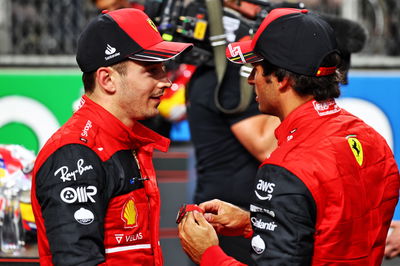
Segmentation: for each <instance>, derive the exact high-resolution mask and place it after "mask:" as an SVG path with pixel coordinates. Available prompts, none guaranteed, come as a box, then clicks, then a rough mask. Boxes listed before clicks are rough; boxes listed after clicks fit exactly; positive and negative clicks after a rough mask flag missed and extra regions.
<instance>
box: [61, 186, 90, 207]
mask: <svg viewBox="0 0 400 266" xmlns="http://www.w3.org/2000/svg"><path fill="white" fill-rule="evenodd" d="M96 194H97V188H96V187H95V186H88V187H77V188H76V189H75V188H72V187H66V188H64V189H63V190H61V192H60V197H61V200H62V201H64V202H65V203H74V202H75V201H78V202H88V201H91V202H93V203H95V202H96V201H95V200H94V198H93V196H94V195H96Z"/></svg>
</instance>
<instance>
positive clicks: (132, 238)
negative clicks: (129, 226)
mask: <svg viewBox="0 0 400 266" xmlns="http://www.w3.org/2000/svg"><path fill="white" fill-rule="evenodd" d="M114 236H115V240H116V241H117V242H118V244H121V242H124V243H129V242H135V241H137V240H140V239H142V238H143V234H142V232H139V233H136V234H131V235H125V234H114Z"/></svg>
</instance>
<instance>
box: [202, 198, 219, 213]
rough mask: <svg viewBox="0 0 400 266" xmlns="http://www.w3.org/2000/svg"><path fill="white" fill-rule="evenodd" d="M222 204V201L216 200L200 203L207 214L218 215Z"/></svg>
mask: <svg viewBox="0 0 400 266" xmlns="http://www.w3.org/2000/svg"><path fill="white" fill-rule="evenodd" d="M221 202H222V201H220V200H217V199H214V200H210V201H206V202H203V203H200V205H199V207H200V208H202V209H203V210H204V211H205V212H209V213H218V210H219V208H220V205H221Z"/></svg>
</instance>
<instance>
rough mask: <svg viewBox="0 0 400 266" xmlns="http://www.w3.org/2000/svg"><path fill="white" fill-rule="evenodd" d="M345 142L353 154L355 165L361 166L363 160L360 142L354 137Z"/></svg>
mask: <svg viewBox="0 0 400 266" xmlns="http://www.w3.org/2000/svg"><path fill="white" fill-rule="evenodd" d="M347 142H348V143H349V145H350V148H351V151H352V152H353V154H354V157H355V158H356V161H357V163H358V164H359V165H360V166H361V165H362V163H363V160H364V154H363V149H362V145H361V142H360V141H359V140H358V139H357V138H355V137H347Z"/></svg>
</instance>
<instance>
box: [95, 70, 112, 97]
mask: <svg viewBox="0 0 400 266" xmlns="http://www.w3.org/2000/svg"><path fill="white" fill-rule="evenodd" d="M114 72H115V71H114V70H113V69H112V68H110V67H100V68H99V69H97V71H96V81H97V83H98V84H99V85H100V88H102V89H103V90H104V91H105V92H106V93H109V94H113V93H115V91H116V87H115V77H114V75H115V73H114Z"/></svg>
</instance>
